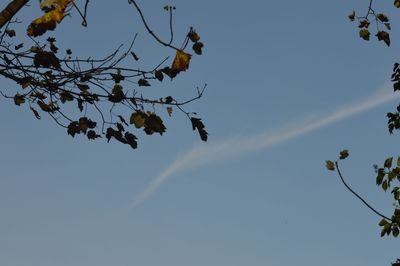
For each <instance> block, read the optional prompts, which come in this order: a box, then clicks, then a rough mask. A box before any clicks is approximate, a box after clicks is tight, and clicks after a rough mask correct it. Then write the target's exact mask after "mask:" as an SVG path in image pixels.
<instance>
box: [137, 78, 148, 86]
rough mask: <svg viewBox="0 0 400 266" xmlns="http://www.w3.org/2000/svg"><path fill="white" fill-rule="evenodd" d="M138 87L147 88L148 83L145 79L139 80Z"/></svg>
mask: <svg viewBox="0 0 400 266" xmlns="http://www.w3.org/2000/svg"><path fill="white" fill-rule="evenodd" d="M138 85H139V87H142V86H144V87H149V86H150V83H149V82H148V81H147V80H146V79H139V81H138Z"/></svg>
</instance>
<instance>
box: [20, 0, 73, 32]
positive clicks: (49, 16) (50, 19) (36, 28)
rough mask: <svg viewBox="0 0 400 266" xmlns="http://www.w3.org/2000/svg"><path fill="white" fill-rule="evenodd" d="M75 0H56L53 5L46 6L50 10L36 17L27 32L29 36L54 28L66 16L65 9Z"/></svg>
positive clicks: (52, 2)
mask: <svg viewBox="0 0 400 266" xmlns="http://www.w3.org/2000/svg"><path fill="white" fill-rule="evenodd" d="M72 2H73V0H54V1H51V6H49V7H48V6H46V8H47V10H48V12H46V13H45V14H44V15H43V16H42V17H40V18H37V19H35V20H34V21H32V22H31V24H30V25H29V26H28V29H27V34H28V35H29V36H33V37H36V36H40V35H42V34H44V33H45V32H46V31H48V30H54V29H55V28H56V26H57V23H60V22H61V21H62V19H63V18H64V17H65V16H66V14H65V9H66V8H67V7H68V6H69V5H70V4H72Z"/></svg>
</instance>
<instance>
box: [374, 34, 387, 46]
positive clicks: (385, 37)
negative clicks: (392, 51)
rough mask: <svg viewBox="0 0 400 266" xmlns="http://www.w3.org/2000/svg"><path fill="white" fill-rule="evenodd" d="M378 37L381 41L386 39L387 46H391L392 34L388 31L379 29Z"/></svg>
mask: <svg viewBox="0 0 400 266" xmlns="http://www.w3.org/2000/svg"><path fill="white" fill-rule="evenodd" d="M376 37H378V40H379V41H384V42H385V43H386V45H387V46H390V36H389V33H387V32H386V31H383V30H382V31H378V33H377V34H376Z"/></svg>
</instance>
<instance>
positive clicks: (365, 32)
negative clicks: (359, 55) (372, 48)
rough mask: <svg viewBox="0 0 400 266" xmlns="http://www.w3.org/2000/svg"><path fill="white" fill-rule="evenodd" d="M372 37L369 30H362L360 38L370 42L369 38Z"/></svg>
mask: <svg viewBox="0 0 400 266" xmlns="http://www.w3.org/2000/svg"><path fill="white" fill-rule="evenodd" d="M370 35H371V33H370V32H369V30H367V29H361V30H360V37H361V38H362V39H363V40H366V41H369V36H370Z"/></svg>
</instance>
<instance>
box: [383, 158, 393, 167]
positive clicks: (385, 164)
mask: <svg viewBox="0 0 400 266" xmlns="http://www.w3.org/2000/svg"><path fill="white" fill-rule="evenodd" d="M392 162H393V157H389V158H387V159H386V160H385V163H384V165H383V166H384V167H386V168H390V167H392Z"/></svg>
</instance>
